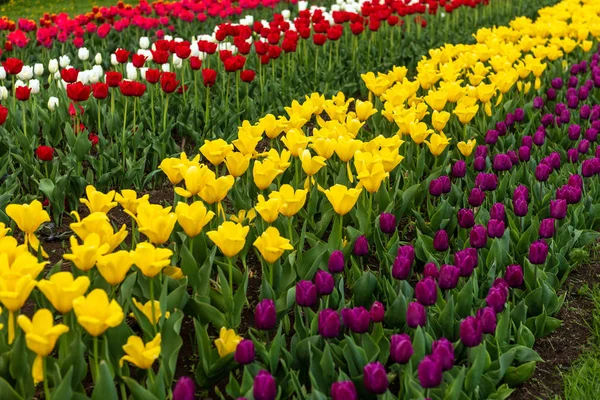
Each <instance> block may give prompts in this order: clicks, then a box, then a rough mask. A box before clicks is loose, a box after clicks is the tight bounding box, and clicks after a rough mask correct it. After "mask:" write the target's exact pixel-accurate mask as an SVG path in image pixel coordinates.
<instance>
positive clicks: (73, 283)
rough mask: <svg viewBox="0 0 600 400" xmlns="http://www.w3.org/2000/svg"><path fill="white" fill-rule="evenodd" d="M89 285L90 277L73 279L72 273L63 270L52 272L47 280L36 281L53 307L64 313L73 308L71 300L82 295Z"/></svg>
mask: <svg viewBox="0 0 600 400" xmlns="http://www.w3.org/2000/svg"><path fill="white" fill-rule="evenodd" d="M89 286H90V278H88V277H87V276H79V277H77V279H73V274H72V273H70V272H68V271H64V272H57V273H55V274H53V275H52V276H51V277H50V279H48V280H41V281H39V282H38V288H39V289H40V292H42V293H43V294H44V296H46V298H47V299H48V300H49V301H50V303H52V305H53V306H54V308H55V309H56V310H57V311H58V312H60V313H62V314H66V313H68V312H69V311H71V309H72V308H73V300H75V298H77V297H79V296H82V295H83V294H84V293H85V292H86V291H87V289H88V287H89Z"/></svg>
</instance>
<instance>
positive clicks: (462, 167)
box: [452, 160, 467, 178]
mask: <svg viewBox="0 0 600 400" xmlns="http://www.w3.org/2000/svg"><path fill="white" fill-rule="evenodd" d="M466 173H467V164H466V163H465V162H464V161H463V160H458V161H457V162H455V163H454V165H452V176H453V177H455V178H462V177H464V176H465V174H466Z"/></svg>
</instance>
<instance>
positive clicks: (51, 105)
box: [48, 96, 58, 111]
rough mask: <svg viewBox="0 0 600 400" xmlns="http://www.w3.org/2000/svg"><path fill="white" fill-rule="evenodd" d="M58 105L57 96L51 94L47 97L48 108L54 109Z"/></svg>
mask: <svg viewBox="0 0 600 400" xmlns="http://www.w3.org/2000/svg"><path fill="white" fill-rule="evenodd" d="M56 107H58V97H54V96H51V97H50V98H49V99H48V110H50V111H54V110H56Z"/></svg>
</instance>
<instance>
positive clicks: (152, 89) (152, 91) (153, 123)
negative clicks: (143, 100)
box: [150, 87, 156, 134]
mask: <svg viewBox="0 0 600 400" xmlns="http://www.w3.org/2000/svg"><path fill="white" fill-rule="evenodd" d="M150 111H151V112H152V133H153V134H154V133H156V122H155V118H154V87H151V88H150Z"/></svg>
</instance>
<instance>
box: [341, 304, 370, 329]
mask: <svg viewBox="0 0 600 400" xmlns="http://www.w3.org/2000/svg"><path fill="white" fill-rule="evenodd" d="M342 319H343V322H344V325H345V326H347V327H348V328H349V329H350V330H351V331H352V332H354V333H365V332H366V331H368V330H369V324H370V323H371V315H370V314H369V312H368V311H367V310H366V309H365V308H364V307H354V308H345V309H343V310H342Z"/></svg>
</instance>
